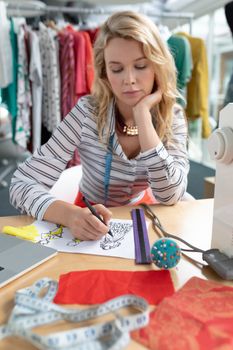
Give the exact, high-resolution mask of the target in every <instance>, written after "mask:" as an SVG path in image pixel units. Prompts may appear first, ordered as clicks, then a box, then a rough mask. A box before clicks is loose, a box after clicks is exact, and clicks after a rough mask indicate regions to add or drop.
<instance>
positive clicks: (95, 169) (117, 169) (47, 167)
mask: <svg viewBox="0 0 233 350" xmlns="http://www.w3.org/2000/svg"><path fill="white" fill-rule="evenodd" d="M109 130H110V134H111V135H114V136H113V156H112V163H111V172H110V179H109V189H108V198H107V202H106V205H107V206H122V205H126V204H130V202H131V201H132V199H134V198H135V197H137V196H138V195H139V194H140V193H141V192H142V191H144V190H145V189H146V188H148V186H150V187H151V189H152V191H153V195H154V197H155V198H156V199H157V200H158V201H159V202H161V203H164V204H167V205H170V204H174V203H176V202H177V201H178V200H180V199H181V198H182V196H183V194H184V193H185V191H186V187H187V173H188V170H189V162H188V154H187V125H186V121H185V117H184V115H183V112H182V110H181V109H179V108H176V107H174V118H173V123H172V131H173V136H172V139H171V140H170V141H169V142H168V143H167V144H162V142H160V144H159V145H158V146H157V147H155V148H154V149H150V150H148V151H146V152H143V153H139V154H138V155H137V156H136V157H135V158H133V159H128V158H127V156H126V155H125V154H124V152H123V150H122V148H121V145H120V144H119V142H118V138H117V134H116V132H115V109H114V102H113V101H112V102H111V104H110V106H109V110H108V118H107V122H106V125H105V128H104V134H105V133H108V132H109ZM76 148H77V149H78V151H79V154H80V158H81V163H82V171H83V176H82V179H81V182H80V185H79V188H80V191H81V192H82V193H83V194H84V195H85V196H86V197H87V198H88V199H89V200H90V201H92V202H94V203H104V197H105V190H104V177H105V163H106V159H105V158H106V152H107V148H106V146H105V145H103V144H102V143H101V142H100V140H99V136H98V132H97V124H96V107H95V106H94V104H93V103H92V97H91V96H85V97H82V98H81V99H80V100H79V101H78V103H77V104H76V106H75V107H74V108H73V109H72V111H71V112H70V113H69V114H68V115H67V117H66V118H65V119H64V120H63V121H62V122H61V124H60V125H59V126H58V128H57V130H56V131H55V132H54V134H53V136H52V137H51V138H50V139H49V141H48V142H47V143H46V144H44V145H43V146H42V147H41V148H39V149H38V150H37V151H36V152H35V153H34V154H33V155H32V157H30V158H29V159H27V160H26V161H25V162H24V163H23V164H21V165H20V166H19V167H18V169H17V170H16V172H15V173H14V175H13V178H12V182H11V186H10V200H11V203H12V204H13V205H14V206H15V207H16V208H18V209H19V210H20V211H21V212H22V213H27V214H28V215H32V216H34V217H36V218H38V219H39V220H41V219H43V215H44V213H45V211H46V210H47V208H48V207H49V205H50V204H51V203H52V202H53V201H55V200H56V198H55V197H54V196H53V195H52V194H50V193H49V189H50V188H51V187H52V186H53V184H54V183H55V182H56V181H57V180H58V178H59V176H60V174H61V172H62V171H63V170H64V169H65V168H66V165H67V162H68V161H69V160H70V159H71V158H72V155H73V153H74V150H75V149H76ZM77 188H78V184H77Z"/></svg>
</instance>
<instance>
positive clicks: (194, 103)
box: [177, 32, 211, 138]
mask: <svg viewBox="0 0 233 350" xmlns="http://www.w3.org/2000/svg"><path fill="white" fill-rule="evenodd" d="M177 34H178V35H182V36H184V37H185V38H187V39H188V41H189V43H190V47H191V52H192V59H193V70H192V77H191V80H190V81H189V83H188V84H187V107H186V115H187V118H188V119H189V120H195V119H197V118H202V137H203V138H208V137H209V135H210V132H211V128H210V123H209V112H208V94H209V81H208V62H207V54H206V47H205V42H204V40H202V39H201V38H196V37H193V36H191V35H188V34H187V33H183V32H181V33H177Z"/></svg>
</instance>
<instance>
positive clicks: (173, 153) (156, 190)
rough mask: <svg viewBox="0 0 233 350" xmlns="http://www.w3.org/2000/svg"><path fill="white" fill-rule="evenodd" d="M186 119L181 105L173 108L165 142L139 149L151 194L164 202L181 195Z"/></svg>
mask: <svg viewBox="0 0 233 350" xmlns="http://www.w3.org/2000/svg"><path fill="white" fill-rule="evenodd" d="M187 137H188V130H187V122H186V119H185V116H184V113H183V111H182V109H181V108H178V107H177V108H176V109H175V111H174V120H173V125H172V137H171V139H170V140H169V141H168V142H167V143H164V144H163V143H162V142H160V143H159V145H157V147H156V148H154V149H152V150H148V151H147V152H144V153H142V159H143V161H144V164H145V166H146V167H147V169H148V175H149V183H150V187H151V189H152V192H153V195H154V197H155V198H156V199H157V200H158V201H159V202H160V203H163V204H165V205H172V204H175V203H176V202H178V201H179V200H180V199H182V197H183V195H184V193H185V191H186V189H187V174H188V172H189V161H188V150H187Z"/></svg>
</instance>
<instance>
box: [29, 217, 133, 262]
mask: <svg viewBox="0 0 233 350" xmlns="http://www.w3.org/2000/svg"><path fill="white" fill-rule="evenodd" d="M33 225H35V226H36V228H37V230H38V232H39V234H40V236H39V239H38V242H40V243H41V244H43V245H45V246H47V247H51V248H54V249H56V250H58V251H60V252H67V253H82V254H94V255H104V256H116V257H120V258H127V259H135V248H134V234H133V223H132V220H119V219H113V220H111V222H110V229H111V231H112V233H113V237H111V236H110V235H109V234H107V235H105V236H104V237H103V238H102V239H101V240H99V241H80V240H77V239H74V237H73V236H72V235H71V233H70V230H69V229H67V228H64V227H61V226H58V225H55V224H52V223H49V222H46V221H38V220H37V221H35V222H34V223H33Z"/></svg>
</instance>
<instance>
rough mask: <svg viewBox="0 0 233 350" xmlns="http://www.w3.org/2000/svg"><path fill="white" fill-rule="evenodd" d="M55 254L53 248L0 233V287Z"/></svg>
mask: <svg viewBox="0 0 233 350" xmlns="http://www.w3.org/2000/svg"><path fill="white" fill-rule="evenodd" d="M56 254H57V251H56V250H55V249H52V248H48V247H44V246H42V245H40V244H39V243H32V242H30V241H26V240H24V239H20V238H17V237H15V236H10V235H7V234H4V233H0V287H2V286H4V285H5V284H7V283H9V282H11V281H13V280H14V279H15V278H17V277H20V276H21V275H23V274H24V273H26V272H28V271H30V270H31V269H33V268H34V267H36V266H38V265H40V264H42V263H43V262H44V261H46V260H48V259H50V258H52V257H53V256H55V255H56Z"/></svg>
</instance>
